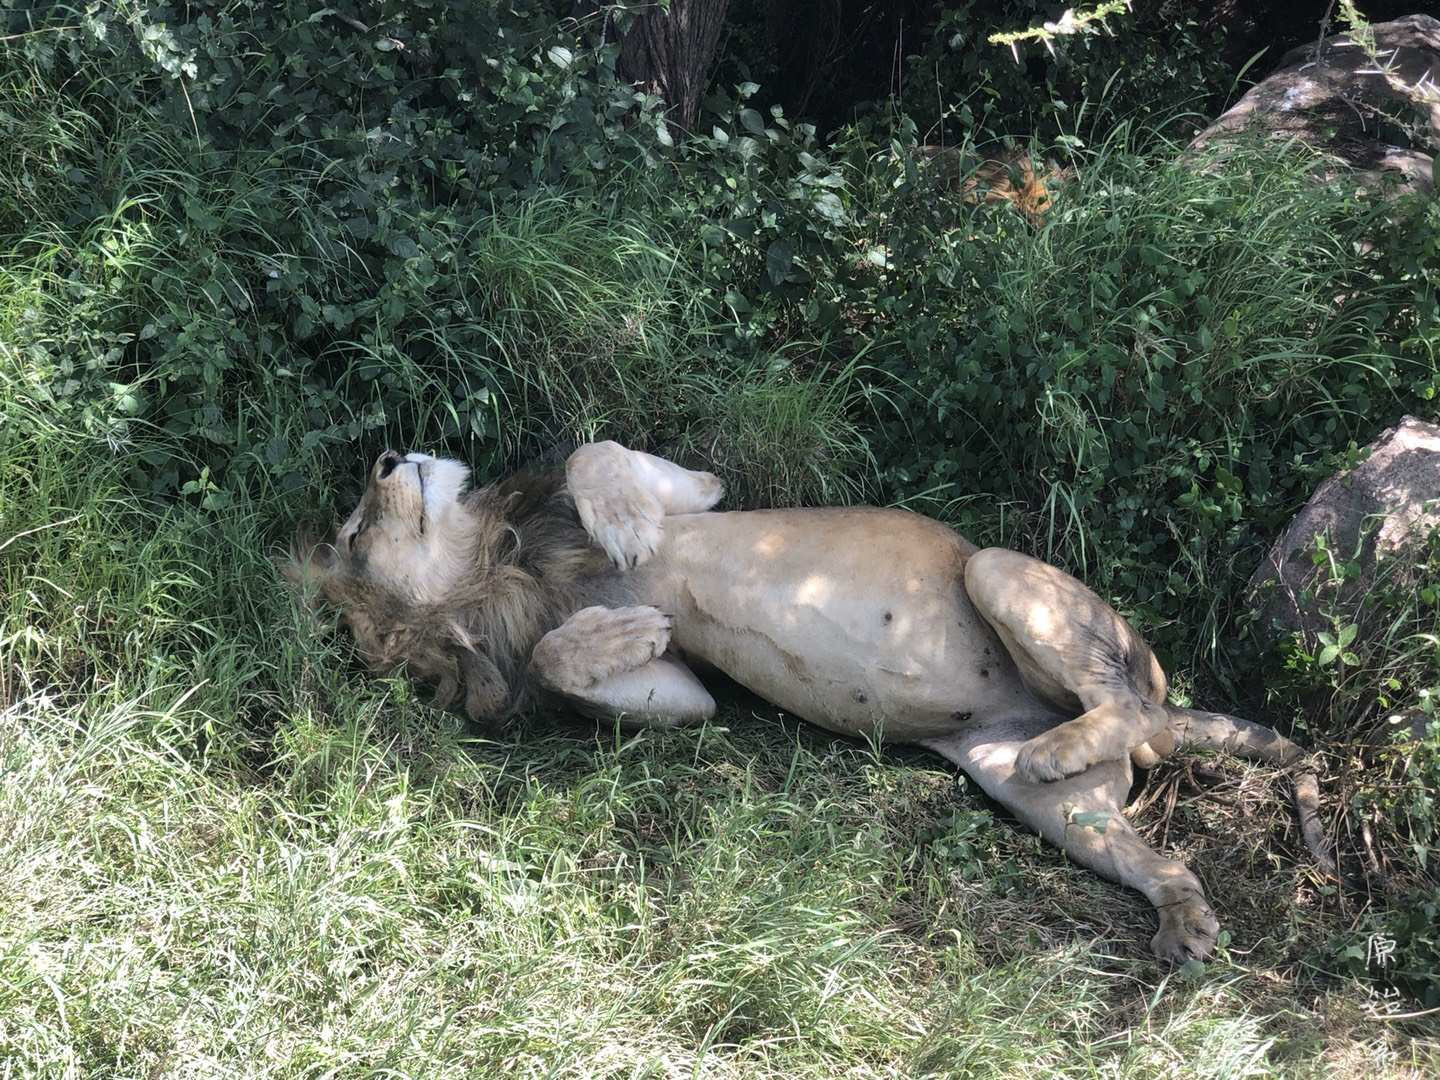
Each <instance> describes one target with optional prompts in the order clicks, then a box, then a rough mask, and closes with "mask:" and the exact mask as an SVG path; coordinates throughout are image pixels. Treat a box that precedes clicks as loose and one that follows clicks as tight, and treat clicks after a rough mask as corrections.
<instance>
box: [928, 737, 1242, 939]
mask: <svg viewBox="0 0 1440 1080" xmlns="http://www.w3.org/2000/svg"><path fill="white" fill-rule="evenodd" d="M1054 720H1055V718H1054V717H1053V716H1047V715H1045V714H1043V713H1040V712H1037V713H1036V714H1034V715H1030V716H1016V717H1011V718H1007V719H1001V720H996V721H991V722H988V723H984V724H981V725H979V726H978V727H977V728H975V729H974V730H970V731H966V732H964V733H962V734H958V735H953V736H946V737H942V738H938V739H932V740H929V741H927V742H926V743H925V744H924V745H926V746H928V747H929V748H930V749H932V750H934V751H936V752H937V753H939V754H942V755H943V756H945V757H947V758H949V759H950V760H951V761H954V762H955V763H956V764H957V765H959V766H960V767H961V768H962V769H964V770H965V772H966V774H967V775H969V776H970V777H971V779H973V780H974V781H975V782H976V783H978V784H979V785H980V787H981V788H982V789H983V790H984V791H985V793H986V794H987V795H989V796H990V797H991V798H992V799H994V800H995V801H996V802H998V803H1000V804H1001V805H1002V806H1004V807H1005V808H1006V809H1008V810H1009V811H1010V812H1011V813H1013V814H1014V815H1015V816H1016V817H1018V818H1019V819H1020V820H1021V821H1023V822H1024V823H1025V824H1026V825H1028V826H1030V828H1032V829H1034V830H1035V831H1036V832H1038V833H1039V834H1040V835H1041V836H1042V837H1044V838H1045V839H1046V840H1048V841H1049V842H1050V843H1052V844H1054V845H1055V846H1056V847H1059V848H1061V849H1063V850H1064V851H1065V853H1066V854H1067V855H1069V856H1070V857H1071V858H1072V859H1074V860H1075V861H1076V862H1078V863H1080V864H1081V865H1082V866H1085V867H1088V868H1089V869H1091V870H1093V871H1095V872H1096V873H1097V874H1099V875H1101V876H1102V877H1105V878H1108V879H1110V880H1111V881H1117V882H1120V883H1121V884H1123V885H1128V886H1129V887H1130V888H1132V889H1136V890H1138V891H1139V892H1141V893H1143V894H1144V895H1145V896H1146V898H1147V899H1148V900H1149V901H1150V902H1151V903H1152V904H1154V905H1155V910H1156V912H1157V913H1158V914H1159V917H1160V929H1159V932H1158V933H1157V934H1156V935H1155V937H1154V938H1153V939H1152V940H1151V943H1150V944H1151V948H1152V949H1154V951H1155V953H1156V955H1158V956H1159V957H1161V958H1162V959H1165V960H1170V961H1172V962H1174V963H1183V962H1185V961H1186V960H1190V959H1200V958H1203V957H1205V956H1208V955H1209V953H1210V951H1211V950H1212V949H1213V948H1214V946H1215V940H1216V937H1217V935H1218V934H1219V929H1220V928H1219V924H1218V923H1217V921H1216V919H1215V913H1214V912H1213V911H1212V910H1211V909H1210V905H1209V903H1208V902H1207V901H1206V899H1205V891H1204V889H1203V888H1202V887H1201V885H1200V881H1199V879H1197V878H1196V877H1195V875H1194V874H1192V873H1191V872H1190V870H1189V869H1188V868H1186V866H1185V864H1184V863H1181V862H1177V861H1175V860H1173V859H1167V858H1165V857H1164V856H1162V855H1160V854H1159V853H1158V852H1156V851H1155V850H1153V849H1152V848H1151V847H1150V846H1149V845H1148V844H1146V843H1145V841H1144V840H1142V839H1141V838H1140V836H1139V834H1138V833H1137V832H1136V831H1135V829H1134V827H1133V826H1132V825H1131V824H1130V822H1129V821H1128V820H1126V818H1125V816H1124V814H1122V813H1121V807H1122V805H1123V804H1124V800H1125V798H1126V796H1127V794H1128V793H1129V790H1130V779H1131V772H1130V762H1129V760H1128V759H1127V758H1123V757H1122V758H1120V759H1119V760H1115V761H1104V762H1101V763H1099V764H1097V765H1094V766H1092V767H1091V768H1089V769H1086V770H1085V771H1084V772H1081V773H1078V774H1077V775H1074V776H1069V777H1066V778H1065V779H1062V780H1056V781H1051V782H1044V783H1037V782H1035V781H1033V780H1030V779H1028V778H1027V777H1026V776H1025V775H1024V774H1023V773H1022V772H1021V770H1020V769H1019V767H1018V765H1017V761H1018V758H1019V756H1020V753H1021V750H1022V749H1023V748H1024V747H1025V746H1027V745H1029V743H1030V742H1031V741H1033V739H1034V738H1035V737H1036V736H1037V735H1039V734H1042V733H1043V732H1044V731H1046V730H1047V729H1048V728H1049V726H1050V725H1052V724H1053V723H1054Z"/></svg>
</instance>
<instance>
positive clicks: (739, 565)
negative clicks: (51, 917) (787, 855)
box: [639, 509, 1026, 741]
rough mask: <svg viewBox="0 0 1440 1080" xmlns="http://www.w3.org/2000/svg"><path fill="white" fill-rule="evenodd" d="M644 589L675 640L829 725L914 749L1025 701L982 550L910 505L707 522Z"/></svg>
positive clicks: (699, 521) (686, 521)
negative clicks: (991, 597) (984, 589)
mask: <svg viewBox="0 0 1440 1080" xmlns="http://www.w3.org/2000/svg"><path fill="white" fill-rule="evenodd" d="M665 527H666V538H665V541H664V543H663V545H662V546H661V549H660V551H659V553H658V554H657V556H656V558H655V559H654V560H653V561H652V563H651V564H649V565H648V566H647V567H646V568H645V569H644V570H642V571H641V573H640V577H639V580H640V582H641V583H642V585H643V588H644V592H645V593H646V594H647V599H649V600H650V601H651V602H654V603H657V604H658V605H659V606H661V607H662V608H665V609H666V610H669V611H671V612H673V613H674V615H675V617H676V619H675V631H674V641H675V644H676V645H677V646H679V648H680V649H682V650H683V651H684V652H685V653H686V654H688V655H692V656H697V657H699V658H701V659H703V660H705V661H706V662H708V663H710V664H713V665H714V666H715V667H717V668H719V669H720V670H721V671H723V672H725V673H726V674H727V675H729V676H730V677H731V678H733V679H735V681H737V682H739V683H741V684H742V685H744V686H746V687H748V688H749V689H750V690H753V691H754V692H755V693H757V694H759V695H761V696H762V697H764V698H766V699H767V700H769V701H772V702H774V703H775V704H776V705H779V706H780V707H781V708H784V709H786V710H787V711H789V712H792V713H794V714H795V715H797V716H799V717H802V718H803V719H805V720H808V721H810V722H811V723H814V724H819V725H820V726H822V727H826V728H829V729H831V730H833V731H838V732H841V733H844V734H848V735H868V734H879V735H881V736H883V737H884V738H887V739H896V740H901V741H905V740H914V739H921V738H926V737H928V736H933V735H939V734H945V733H949V732H952V731H954V730H955V729H956V728H957V726H959V725H962V724H964V723H965V722H966V721H967V720H968V719H969V718H970V716H971V714H975V713H982V714H983V713H991V712H995V711H1000V710H1004V709H1008V708H1010V707H1013V706H1015V705H1017V704H1022V703H1023V702H1024V701H1025V700H1026V698H1025V691H1024V690H1023V688H1022V686H1021V683H1020V680H1019V678H1018V676H1017V674H1016V672H1015V668H1014V665H1013V664H1012V663H1011V661H1010V658H1009V656H1008V654H1007V653H1006V652H1005V650H1004V647H1003V646H1002V645H1001V644H1000V642H999V639H998V638H997V637H996V636H995V634H994V632H993V631H992V630H991V629H990V627H989V626H987V625H986V624H985V623H984V621H983V620H982V619H981V618H980V616H979V615H978V614H977V613H976V611H975V609H974V607H973V606H972V605H971V603H970V601H969V599H968V598H967V597H966V595H965V589H964V566H965V560H966V559H967V558H969V556H970V555H971V554H972V553H973V552H974V550H975V549H974V548H973V547H972V546H971V545H970V544H968V543H967V542H966V541H965V540H963V539H962V538H961V537H960V536H959V535H957V534H956V533H954V532H953V531H952V530H950V529H947V528H945V527H944V526H943V525H940V524H938V523H936V522H934V521H931V520H929V519H928V518H923V517H919V516H917V515H915V514H910V513H907V512H905V511H900V510H874V509H831V510H781V511H748V512H737V513H728V514H692V515H685V516H681V517H673V518H668V519H666V525H665Z"/></svg>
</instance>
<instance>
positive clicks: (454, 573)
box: [282, 450, 475, 651]
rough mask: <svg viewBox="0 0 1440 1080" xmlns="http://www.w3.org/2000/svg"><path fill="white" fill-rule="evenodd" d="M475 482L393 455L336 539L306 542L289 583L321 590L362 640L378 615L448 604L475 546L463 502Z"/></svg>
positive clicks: (290, 565)
mask: <svg viewBox="0 0 1440 1080" xmlns="http://www.w3.org/2000/svg"><path fill="white" fill-rule="evenodd" d="M469 479H470V470H469V469H467V468H466V467H465V466H464V465H462V464H460V462H458V461H450V460H447V459H444V458H434V457H430V456H429V455H427V454H405V455H404V456H401V455H400V454H397V453H395V452H394V451H393V450H387V451H385V453H383V454H381V455H380V457H379V458H378V459H377V460H376V462H375V464H374V465H373V466H372V467H371V469H370V482H369V483H368V484H367V485H366V488H365V494H364V496H363V497H362V498H361V499H360V504H359V505H358V506H356V507H355V510H354V511H353V512H352V513H351V514H350V516H349V517H348V518H346V520H345V522H344V524H342V525H341V526H340V527H339V528H338V529H337V530H336V531H335V538H334V540H333V541H332V542H330V543H328V544H315V545H313V546H312V545H308V544H303V543H302V544H301V545H300V550H298V551H296V552H295V553H294V555H293V556H292V557H291V559H289V560H288V561H285V562H284V563H283V564H282V568H283V569H284V571H285V574H286V576H287V577H288V578H290V579H291V581H293V582H295V583H296V584H298V585H301V586H302V587H303V586H305V585H307V584H308V585H310V586H312V587H314V588H317V589H318V590H319V592H320V594H321V595H322V596H323V597H324V598H325V599H326V600H327V601H329V602H330V603H332V604H334V605H336V606H337V607H339V608H340V609H341V611H343V612H344V613H345V615H346V618H347V620H348V621H349V622H350V623H351V626H352V629H354V631H355V634H356V637H357V638H359V639H364V638H366V637H367V636H369V635H368V634H367V632H366V631H367V630H368V627H367V626H364V625H361V624H363V623H366V622H367V620H371V614H370V613H374V614H375V615H377V616H378V615H380V614H381V612H382V611H384V615H385V617H384V618H383V620H382V621H386V622H389V621H392V618H393V619H397V620H398V619H402V618H403V616H404V613H403V612H402V611H398V610H394V609H396V608H397V607H398V608H411V607H414V608H426V607H430V606H433V605H437V604H440V603H441V602H442V601H443V600H444V599H445V597H446V594H447V593H448V591H449V590H450V589H452V588H453V587H454V585H455V583H456V582H457V581H459V580H461V579H462V578H463V577H464V575H465V573H466V570H467V562H468V558H469V556H470V554H471V552H472V549H473V547H474V544H473V534H474V529H475V523H474V520H473V517H474V515H473V514H472V513H471V512H470V511H469V510H468V509H467V507H466V505H465V503H464V502H463V501H462V500H461V496H462V495H463V494H464V492H465V489H466V486H467V485H468V483H469ZM386 609H389V610H386ZM372 621H373V620H372ZM367 651H374V650H367Z"/></svg>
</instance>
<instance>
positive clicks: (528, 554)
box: [287, 442, 1318, 961]
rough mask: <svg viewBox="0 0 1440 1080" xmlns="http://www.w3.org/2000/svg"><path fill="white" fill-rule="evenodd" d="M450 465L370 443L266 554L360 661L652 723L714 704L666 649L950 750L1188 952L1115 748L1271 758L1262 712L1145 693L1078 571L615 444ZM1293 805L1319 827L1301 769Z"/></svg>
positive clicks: (497, 709)
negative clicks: (368, 465) (730, 497)
mask: <svg viewBox="0 0 1440 1080" xmlns="http://www.w3.org/2000/svg"><path fill="white" fill-rule="evenodd" d="M468 482H469V473H468V470H467V469H466V468H465V467H464V466H463V465H461V464H460V463H458V462H455V461H447V460H443V459H438V458H432V457H428V456H425V455H422V454H408V455H405V456H403V457H402V456H401V455H399V454H396V453H393V452H389V451H387V452H386V453H385V454H383V455H381V457H380V459H379V460H378V461H377V462H376V463H375V466H374V468H373V470H372V471H371V474H370V481H369V486H368V487H367V489H366V492H365V495H364V497H363V498H362V499H361V501H360V505H359V506H358V507H356V509H355V512H354V513H352V514H351V515H350V517H349V519H348V520H347V521H345V523H344V524H343V525H341V526H340V527H339V529H338V530H337V532H336V534H335V538H334V540H333V542H331V543H329V544H321V545H316V546H313V547H311V548H310V550H308V551H301V552H298V553H297V554H296V556H295V557H294V559H293V560H292V561H291V563H290V564H289V566H288V568H287V573H288V574H289V576H290V577H291V578H292V580H296V581H305V582H309V583H311V584H312V585H313V586H314V587H316V588H318V590H319V591H320V593H321V595H322V596H323V597H324V598H325V599H326V600H327V601H329V602H330V603H331V604H333V605H334V606H335V607H337V608H338V609H339V610H340V611H341V612H342V614H343V616H344V619H345V621H346V622H347V624H348V625H349V627H350V629H351V631H352V633H353V634H354V636H355V640H356V643H357V646H358V647H359V650H360V652H361V654H362V655H363V656H364V657H365V659H366V660H367V662H368V663H370V664H371V666H372V667H374V668H375V669H377V670H380V671H389V670H393V669H395V668H397V667H399V666H400V665H402V664H403V665H407V666H408V667H409V669H410V670H411V671H412V672H414V673H415V674H417V675H419V676H421V677H423V678H426V679H429V680H432V681H433V682H435V683H436V685H437V702H436V703H437V704H439V705H441V706H444V705H449V704H450V703H451V702H453V701H454V700H455V699H456V698H457V697H459V696H460V694H461V693H462V692H463V695H464V703H465V711H466V712H467V714H468V715H469V716H470V717H471V718H472V719H474V720H477V721H495V720H499V719H503V718H504V717H507V716H509V715H510V714H512V713H513V712H514V711H515V710H516V709H518V708H520V707H521V706H522V705H523V704H524V703H525V702H526V701H527V700H529V699H530V698H531V697H532V696H534V695H535V694H536V693H541V694H545V695H551V696H558V697H559V698H562V699H564V700H565V701H567V702H569V703H570V704H571V705H573V706H574V707H575V708H577V709H579V710H580V711H582V712H584V713H586V714H588V715H592V716H600V717H610V718H614V717H620V718H623V719H625V720H627V721H630V722H635V723H641V724H650V725H668V724H683V723H691V722H695V721H699V720H703V719H706V718H708V717H710V716H711V715H713V713H714V710H715V702H714V700H713V699H712V698H711V696H710V694H709V692H708V691H707V690H706V689H705V687H704V686H703V685H702V684H701V682H700V681H699V680H698V679H697V678H696V677H695V675H694V674H693V673H692V672H691V670H690V668H689V666H688V662H689V661H697V662H701V663H705V664H709V665H712V666H714V667H716V668H719V669H720V670H721V671H723V672H724V673H725V674H726V675H728V676H730V677H731V678H732V679H734V680H735V681H736V682H739V683H741V684H742V685H744V686H746V687H748V688H749V689H751V690H753V691H754V692H756V693H758V694H760V695H761V696H763V697H765V698H766V699H768V700H770V701H772V702H774V703H775V704H777V705H779V706H781V707H782V708H784V709H786V710H788V711H790V712H792V713H794V714H795V715H797V716H800V717H802V718H804V719H806V720H808V721H810V722H811V723H814V724H818V725H820V726H821V727H825V728H828V729H829V730H831V731H835V732H839V733H841V734H845V735H863V736H867V737H879V738H884V739H887V740H893V741H900V742H912V743H918V744H920V745H923V746H927V747H930V748H931V749H933V750H935V751H937V752H939V753H940V754H943V755H944V756H945V757H947V758H950V759H951V760H953V761H954V762H956V763H957V764H958V765H959V766H960V767H961V768H962V769H964V770H965V772H966V773H968V774H969V775H970V776H971V777H972V778H974V779H975V780H976V781H977V782H978V783H979V784H980V786H981V787H982V788H983V789H984V790H985V791H986V792H988V793H989V794H990V795H991V796H992V797H993V798H995V799H996V800H998V801H999V802H1000V803H1002V804H1003V805H1005V806H1006V807H1007V808H1009V809H1010V810H1011V811H1012V812H1013V813H1014V814H1015V815H1016V816H1018V817H1019V818H1021V819H1022V820H1023V821H1025V822H1026V823H1027V824H1028V825H1030V826H1031V827H1032V828H1034V829H1035V830H1036V831H1038V832H1039V833H1040V834H1041V835H1042V836H1044V837H1045V838H1046V839H1047V840H1049V841H1050V842H1052V843H1054V844H1056V845H1058V846H1060V847H1062V848H1064V850H1065V851H1066V852H1068V853H1069V854H1070V856H1071V857H1072V858H1074V859H1075V860H1076V861H1078V862H1080V863H1083V864H1084V865H1086V866H1088V867H1090V868H1092V869H1094V870H1095V871H1097V872H1098V873H1100V874H1103V875H1104V876H1106V877H1108V878H1110V879H1112V880H1115V881H1119V882H1123V883H1124V884H1126V885H1129V886H1131V887H1132V888H1135V889H1138V890H1139V891H1140V892H1142V893H1144V894H1145V895H1146V896H1147V897H1148V898H1149V899H1150V901H1151V902H1152V903H1153V904H1154V905H1155V908H1156V910H1157V912H1158V914H1159V920H1160V929H1159V932H1158V933H1157V934H1156V935H1155V938H1154V942H1153V946H1154V949H1155V951H1156V952H1157V953H1158V954H1159V955H1160V956H1161V957H1164V958H1166V959H1169V960H1173V961H1183V960H1186V959H1189V958H1194V957H1203V956H1205V955H1207V954H1208V953H1209V952H1210V951H1211V949H1212V948H1213V946H1214V944H1215V939H1216V935H1217V933H1218V929H1219V928H1218V924H1217V922H1216V919H1215V916H1214V914H1213V912H1212V911H1211V910H1210V907H1209V905H1208V904H1207V903H1206V901H1205V896H1204V893H1203V891H1202V889H1201V887H1200V883H1199V881H1198V880H1197V879H1196V878H1195V876H1194V874H1192V873H1191V872H1190V871H1189V870H1188V869H1186V867H1185V866H1184V865H1182V864H1181V863H1179V862H1176V861H1173V860H1170V859H1166V858H1164V857H1163V856H1161V855H1159V854H1157V853H1156V852H1154V851H1152V850H1151V849H1150V848H1149V847H1148V846H1147V845H1146V844H1145V843H1144V842H1143V841H1142V840H1141V839H1140V837H1139V836H1138V835H1137V834H1136V832H1135V830H1134V829H1133V828H1132V827H1131V826H1130V824H1129V822H1128V821H1126V819H1125V818H1124V816H1123V815H1122V814H1121V812H1120V808H1121V806H1122V805H1123V802H1124V800H1125V798H1126V796H1127V793H1128V791H1129V788H1130V781H1131V761H1132V759H1133V760H1134V761H1136V762H1138V763H1140V764H1142V765H1148V764H1151V763H1153V762H1154V761H1155V760H1157V759H1158V757H1160V756H1162V755H1164V754H1165V753H1167V752H1169V751H1170V750H1171V749H1173V748H1174V746H1175V745H1177V744H1179V743H1187V742H1188V743H1201V744H1205V745H1211V746H1221V747H1224V748H1227V749H1230V750H1233V751H1236V752H1240V753H1245V754H1248V755H1249V756H1253V757H1259V758H1262V759H1264V760H1269V761H1273V762H1278V763H1290V762H1293V761H1295V760H1297V759H1298V758H1299V757H1300V751H1299V750H1298V748H1297V747H1295V746H1294V744H1292V743H1290V742H1288V741H1287V740H1285V739H1283V738H1281V737H1280V736H1279V735H1277V734H1276V733H1274V732H1273V731H1270V730H1268V729H1265V728H1261V727H1258V726H1256V725H1254V724H1251V723H1249V722H1247V721H1244V720H1240V719H1238V718H1235V717H1230V716H1225V715H1222V714H1218V713H1206V712H1197V711H1195V710H1190V709H1182V708H1177V707H1176V706H1173V705H1170V704H1168V703H1167V701H1166V690H1167V681H1166V676H1165V672H1164V671H1163V670H1162V669H1161V667H1160V665H1159V663H1158V662H1157V661H1156V659H1155V656H1154V654H1153V653H1152V652H1151V651H1150V648H1149V646H1147V645H1146V644H1145V642H1144V640H1142V639H1141V637H1140V636H1139V634H1137V633H1136V632H1135V631H1134V630H1133V629H1132V628H1131V627H1130V626H1129V624H1128V623H1126V622H1125V620H1124V619H1122V618H1121V617H1120V616H1119V615H1117V614H1116V613H1115V612H1114V611H1113V610H1112V609H1111V608H1110V607H1109V606H1108V605H1107V604H1105V603H1104V602H1103V601H1102V600H1100V598H1099V597H1097V596H1096V595H1095V594H1094V593H1092V592H1091V591H1090V590H1089V589H1087V588H1085V586H1084V585H1082V584H1080V582H1078V581H1076V580H1075V579H1074V578H1072V577H1070V576H1068V575H1067V574H1064V573H1062V572H1061V571H1059V570H1056V569H1054V568H1052V567H1050V566H1047V565H1045V564H1044V563H1041V562H1038V561H1036V560H1035V559H1031V558H1028V557H1027V556H1024V555H1020V554H1017V553H1015V552H1011V551H1004V550H1000V549H995V548H992V549H987V550H984V551H980V550H977V549H976V548H975V547H974V546H973V545H972V544H970V543H968V542H967V541H966V540H964V539H963V538H962V537H960V536H959V535H958V534H957V533H955V532H954V531H952V530H951V529H949V528H946V527H945V526H943V525H941V524H939V523H938V522H934V521H931V520H929V519H927V518H924V517H920V516H918V515H915V514H911V513H908V512H905V511H901V510H881V509H873V508H850V509H819V510H754V511H742V512H731V513H714V512H707V511H709V510H710V508H711V507H712V506H714V505H715V504H716V503H717V502H718V501H719V499H720V496H721V494H722V488H721V485H720V483H719V482H718V481H717V480H716V478H715V477H714V476H712V475H710V474H709V473H700V472H691V471H689V470H686V469H683V468H681V467H680V466H678V465H675V464H673V463H672V462H669V461H665V460H663V459H661V458H657V457H654V456H652V455H649V454H644V453H640V452H638V451H633V450H627V449H626V448H624V447H622V446H620V445H618V444H617V443H613V442H606V443H592V444H588V445H586V446H582V447H581V448H580V449H579V450H577V451H576V452H575V453H574V454H573V455H572V456H571V457H570V459H569V461H568V462H567V463H566V466H565V469H564V470H563V471H561V470H555V471H554V472H553V473H549V474H545V473H540V474H521V475H519V476H516V477H513V478H511V479H509V480H507V481H505V482H504V483H501V484H497V485H492V486H486V487H479V488H474V489H468ZM1306 794H1307V797H1306V798H1305V799H1302V807H1301V816H1302V826H1303V827H1304V829H1305V833H1306V838H1307V840H1309V841H1311V842H1312V846H1314V845H1316V844H1318V826H1317V825H1316V821H1315V817H1314V810H1315V807H1314V799H1315V796H1314V792H1313V780H1311V781H1309V784H1308V791H1307V792H1306Z"/></svg>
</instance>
